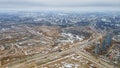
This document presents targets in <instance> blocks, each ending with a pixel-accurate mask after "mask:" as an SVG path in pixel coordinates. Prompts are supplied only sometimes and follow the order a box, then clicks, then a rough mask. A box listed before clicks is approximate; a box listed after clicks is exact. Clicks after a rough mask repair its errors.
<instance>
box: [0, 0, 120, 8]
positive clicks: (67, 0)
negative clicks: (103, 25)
mask: <svg viewBox="0 0 120 68" xmlns="http://www.w3.org/2000/svg"><path fill="white" fill-rule="evenodd" d="M12 9H16V10H43V9H54V10H56V9H64V10H67V9H72V10H74V9H81V10H83V9H87V10H90V9H92V10H100V9H101V10H103V9H104V10H120V0H0V10H12Z"/></svg>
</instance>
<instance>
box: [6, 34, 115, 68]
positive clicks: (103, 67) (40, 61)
mask: <svg viewBox="0 0 120 68" xmlns="http://www.w3.org/2000/svg"><path fill="white" fill-rule="evenodd" d="M91 38H92V40H90V39H91ZM99 38H101V35H100V34H93V35H92V37H90V38H89V39H88V40H85V41H83V42H78V43H75V44H72V46H74V47H72V48H70V49H67V50H64V51H62V52H53V53H49V54H45V55H41V54H37V55H34V56H30V57H28V58H24V59H21V60H17V61H15V62H12V63H10V64H8V65H7V68H29V67H32V68H41V66H42V65H44V64H46V63H50V62H52V61H57V60H59V59H63V57H66V56H70V55H72V54H73V53H78V54H79V55H82V56H84V57H85V58H86V59H88V60H90V61H91V62H93V63H95V64H97V65H98V66H100V68H114V66H113V65H110V64H108V63H106V62H104V61H102V60H101V59H97V58H95V57H93V56H92V55H89V54H87V53H86V52H84V51H83V49H84V47H86V46H88V45H89V44H91V43H93V42H96V41H97V40H98V39H99Z"/></svg>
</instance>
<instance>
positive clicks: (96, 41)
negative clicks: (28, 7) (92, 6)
mask: <svg viewBox="0 0 120 68" xmlns="http://www.w3.org/2000/svg"><path fill="white" fill-rule="evenodd" d="M27 14H28V15H27ZM34 14H35V15H34ZM31 15H32V16H31ZM71 15H73V16H71ZM117 15H118V14H117ZM16 16H17V17H18V18H16ZM33 16H34V17H33ZM48 16H49V17H48ZM114 16H115V15H114ZM14 17H15V18H16V19H15V20H14V19H13V18H14ZM54 17H55V18H56V19H55V18H54ZM109 17H110V18H111V16H107V14H106V17H105V16H104V14H103V15H100V16H97V14H91V13H90V16H86V15H84V14H83V15H82V14H81V15H78V14H72V13H69V14H68V13H61V12H56V13H55V14H52V15H51V14H49V13H47V14H46V13H44V12H40V13H23V14H22V13H21V14H19V13H18V14H17V13H16V14H14V15H13V14H12V16H11V15H10V14H8V15H6V14H5V15H4V14H3V17H0V21H1V23H0V68H119V67H120V35H119V34H120V33H119V25H118V24H119V22H120V19H118V18H119V16H116V18H112V19H113V21H115V22H116V23H114V24H117V25H114V26H115V27H114V26H113V24H112V26H111V23H112V21H111V22H110V20H111V19H108V18H109ZM6 19H7V20H6ZM12 19H13V20H12ZM54 19H55V20H54ZM116 19H118V20H117V21H116ZM108 21H109V22H108ZM2 22H3V23H2ZM4 22H6V23H4ZM10 22H11V23H10ZM17 22H20V23H17ZM27 22H28V23H27ZM99 22H102V23H103V22H105V23H104V24H102V25H98V24H100V23H99ZM106 22H107V24H108V23H109V26H108V25H106ZM63 23H64V24H63Z"/></svg>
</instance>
